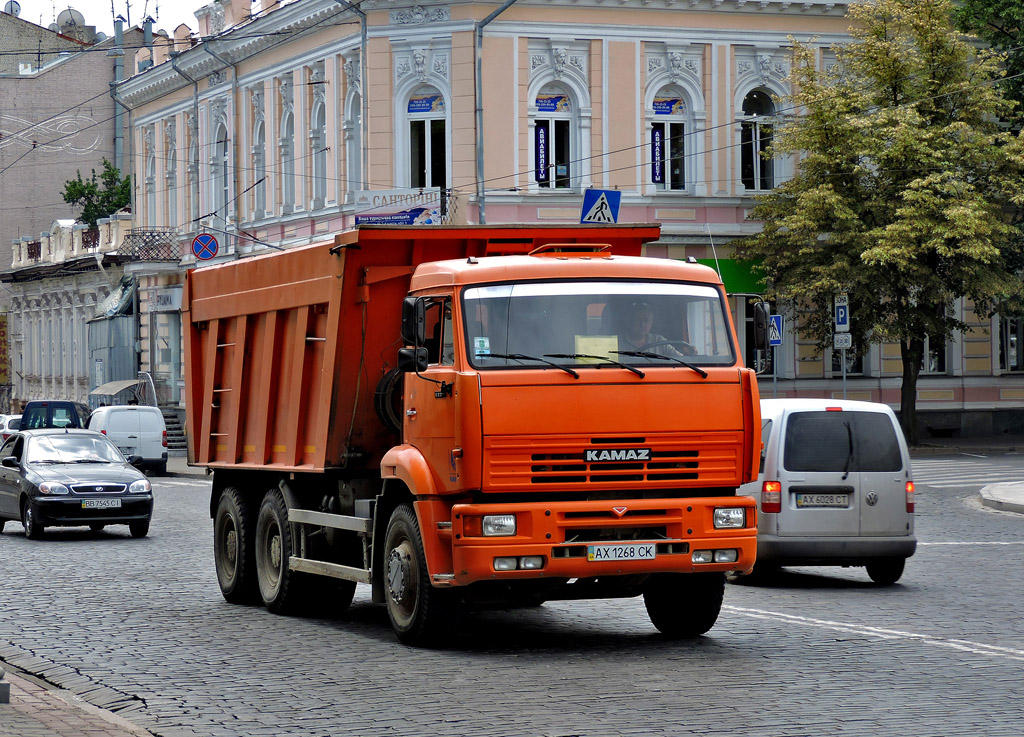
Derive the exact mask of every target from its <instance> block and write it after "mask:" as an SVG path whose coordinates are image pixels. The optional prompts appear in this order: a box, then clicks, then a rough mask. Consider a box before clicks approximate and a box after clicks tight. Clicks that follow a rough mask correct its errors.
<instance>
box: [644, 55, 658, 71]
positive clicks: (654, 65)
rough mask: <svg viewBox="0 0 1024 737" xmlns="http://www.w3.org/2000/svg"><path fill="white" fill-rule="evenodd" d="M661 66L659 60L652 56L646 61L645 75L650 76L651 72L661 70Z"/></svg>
mask: <svg viewBox="0 0 1024 737" xmlns="http://www.w3.org/2000/svg"><path fill="white" fill-rule="evenodd" d="M661 66H662V65H661V59H659V58H658V57H656V56H652V57H649V58H648V59H647V73H648V74H650V73H651V72H654V71H657V70H658V69H661Z"/></svg>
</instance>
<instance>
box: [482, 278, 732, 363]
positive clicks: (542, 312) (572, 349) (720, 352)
mask: <svg viewBox="0 0 1024 737" xmlns="http://www.w3.org/2000/svg"><path fill="white" fill-rule="evenodd" d="M464 299H465V302H464V305H465V316H466V335H467V343H468V346H467V350H468V355H469V358H470V362H471V363H472V364H473V365H474V366H476V367H477V368H519V367H531V368H538V367H546V366H550V365H551V363H552V362H553V363H555V364H557V365H558V366H559V367H565V366H569V367H574V368H614V367H620V368H621V367H622V365H623V364H625V365H626V366H640V365H642V366H680V365H691V366H695V365H731V364H733V363H734V362H735V359H734V351H733V345H732V340H731V332H730V330H729V323H728V319H727V316H726V314H727V313H726V311H725V305H724V300H723V297H722V294H721V293H720V292H719V291H718V290H717V289H715V288H714V287H710V286H707V285H701V284H681V283H667V282H593V281H586V282H583V281H574V282H544V283H530V284H501V285H495V286H487V287H474V288H470V289H467V290H466V291H465V294H464Z"/></svg>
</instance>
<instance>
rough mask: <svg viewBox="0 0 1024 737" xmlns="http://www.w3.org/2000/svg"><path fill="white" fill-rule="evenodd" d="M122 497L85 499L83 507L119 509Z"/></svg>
mask: <svg viewBox="0 0 1024 737" xmlns="http://www.w3.org/2000/svg"><path fill="white" fill-rule="evenodd" d="M120 506H121V500H120V499H83V500H82V509H118V508H119V507H120Z"/></svg>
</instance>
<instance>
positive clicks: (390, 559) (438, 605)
mask: <svg viewBox="0 0 1024 737" xmlns="http://www.w3.org/2000/svg"><path fill="white" fill-rule="evenodd" d="M383 573H384V588H385V594H384V596H385V599H386V600H387V608H388V618H389V619H390V620H391V627H392V629H394V631H395V634H396V635H398V639H399V640H401V641H402V642H404V643H405V644H406V645H420V646H422V645H432V644H436V643H437V642H439V641H440V640H441V639H442V636H443V635H444V634H445V633H446V632H447V625H448V624H449V622H450V618H451V614H452V612H453V607H452V603H453V592H452V591H449V590H444V589H439V588H435V587H434V586H432V585H431V583H430V574H429V572H428V571H427V559H426V556H425V555H424V553H423V539H422V537H421V536H420V527H419V523H418V522H417V521H416V513H415V512H414V511H413V509H412V507H411V506H410V505H408V504H403V505H401V506H399V507H397V508H396V509H395V511H394V512H392V513H391V519H390V520H389V521H388V529H387V533H386V534H385V536H384V571H383Z"/></svg>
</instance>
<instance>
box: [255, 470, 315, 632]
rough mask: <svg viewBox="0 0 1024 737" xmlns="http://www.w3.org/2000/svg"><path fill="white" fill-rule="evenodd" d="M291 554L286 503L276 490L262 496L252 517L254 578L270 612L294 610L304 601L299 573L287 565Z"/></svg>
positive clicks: (293, 551)
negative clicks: (254, 538)
mask: <svg viewBox="0 0 1024 737" xmlns="http://www.w3.org/2000/svg"><path fill="white" fill-rule="evenodd" d="M294 554H295V539H294V538H293V537H292V528H291V524H290V523H289V522H288V506H287V505H286V504H285V503H284V497H283V496H282V494H281V492H280V491H279V490H277V489H271V490H270V491H268V492H267V494H266V496H264V497H263V503H262V504H261V505H260V511H259V513H258V514H257V516H256V556H255V558H256V580H257V582H258V584H259V590H260V596H261V597H262V599H263V604H264V605H265V606H266V607H267V609H269V610H270V611H272V612H273V613H274V614H288V613H290V612H293V611H295V610H296V609H297V608H299V606H300V605H302V604H303V603H304V602H305V600H306V597H305V592H304V591H303V588H304V587H303V584H305V583H307V582H306V581H304V580H303V576H302V574H301V573H297V572H295V571H293V570H291V569H290V568H289V567H288V559H289V558H290V557H291V556H293V555H294Z"/></svg>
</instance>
